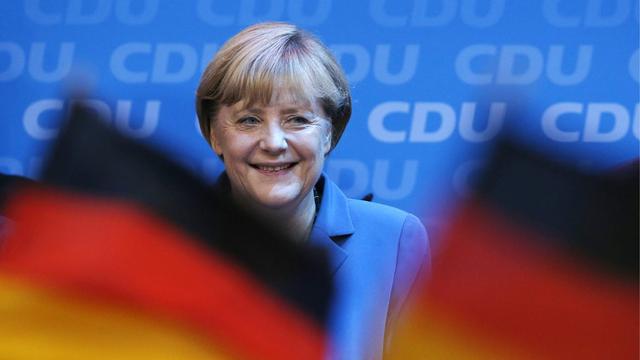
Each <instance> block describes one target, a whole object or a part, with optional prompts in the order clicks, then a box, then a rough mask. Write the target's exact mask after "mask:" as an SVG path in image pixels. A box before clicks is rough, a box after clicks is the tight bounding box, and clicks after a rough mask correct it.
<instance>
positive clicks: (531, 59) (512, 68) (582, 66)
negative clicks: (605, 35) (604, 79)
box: [455, 44, 593, 86]
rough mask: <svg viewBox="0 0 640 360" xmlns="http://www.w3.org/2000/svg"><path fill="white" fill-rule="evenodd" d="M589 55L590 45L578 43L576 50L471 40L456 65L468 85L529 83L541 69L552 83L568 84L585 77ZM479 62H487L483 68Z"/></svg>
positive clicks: (577, 81) (539, 74)
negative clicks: (473, 42) (545, 49)
mask: <svg viewBox="0 0 640 360" xmlns="http://www.w3.org/2000/svg"><path fill="white" fill-rule="evenodd" d="M567 53H569V54H570V56H567ZM568 57H570V58H569V59H567V58H568ZM592 57H593V46H592V45H580V46H578V48H577V52H576V51H575V49H573V48H572V47H569V46H565V45H551V46H549V49H548V50H547V51H546V52H545V51H543V50H542V49H540V48H539V47H536V46H532V45H502V46H497V45H489V44H474V45H470V46H467V47H466V48H464V49H462V50H461V51H460V53H459V54H458V56H457V57H456V60H455V69H456V74H457V75H458V78H460V80H462V81H463V82H465V83H467V84H470V85H489V84H499V85H529V84H532V83H534V82H535V81H537V80H538V79H539V78H540V77H541V76H543V73H544V75H546V77H547V79H549V81H551V82H552V83H553V84H555V85H559V86H569V85H577V84H580V83H581V82H582V81H584V79H586V77H587V76H588V75H589V71H590V70H591V59H592ZM478 63H484V64H485V65H486V66H484V69H482V68H481V67H480V66H478V65H477V64H478ZM474 64H475V65H474Z"/></svg>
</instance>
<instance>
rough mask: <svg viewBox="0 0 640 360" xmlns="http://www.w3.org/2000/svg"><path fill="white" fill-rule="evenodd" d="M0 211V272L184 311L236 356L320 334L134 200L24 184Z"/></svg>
mask: <svg viewBox="0 0 640 360" xmlns="http://www.w3.org/2000/svg"><path fill="white" fill-rule="evenodd" d="M8 214H9V216H10V217H11V218H13V219H14V220H15V222H16V224H17V226H16V229H15V232H14V233H13V234H12V235H11V236H10V237H9V238H7V239H6V243H5V244H4V246H3V251H2V252H1V253H0V272H1V273H5V274H7V273H10V274H15V275H19V276H21V277H23V278H28V279H30V280H31V281H35V282H37V283H39V284H42V285H44V286H51V287H56V288H60V289H64V290H66V291H69V292H72V293H74V294H75V295H77V296H86V297H93V298H108V299H111V300H113V301H114V302H123V303H124V304H133V305H135V306H138V307H140V308H141V309H144V310H146V311H152V312H155V313H158V314H163V315H166V316H169V317H171V318H174V319H179V320H182V321H185V322H187V323H189V324H192V325H194V326H197V327H198V328H200V329H202V330H203V331H205V332H206V333H207V334H208V335H209V336H211V337H212V338H213V339H215V340H216V341H217V342H219V343H221V344H226V345H228V347H229V348H231V349H234V350H237V351H238V352H239V354H240V355H241V356H242V358H254V359H258V358H259V359H302V358H304V359H318V358H321V357H322V356H323V352H324V340H325V339H324V334H323V333H322V332H321V331H320V329H319V328H317V327H316V326H315V324H313V323H312V322H311V321H310V320H309V319H308V318H306V317H305V316H304V315H303V314H302V313H300V312H298V311H297V310H296V309H294V308H292V307H290V306H288V304H286V303H284V302H283V301H282V300H280V299H279V298H277V297H276V296H275V295H273V294H272V293H271V292H270V291H269V290H268V289H267V288H265V287H264V286H262V285H261V284H260V283H258V282H257V281H256V280H254V279H253V278H251V277H250V276H249V275H248V274H247V273H245V272H244V271H242V270H241V269H240V268H238V267H237V266H234V264H232V263H231V262H230V261H228V260H226V259H224V258H223V257H221V256H219V255H218V254H215V253H214V252H212V251H208V250H206V249H204V248H202V247H200V246H198V245H197V244H196V243H195V242H194V241H193V240H192V239H190V238H188V236H186V235H185V234H183V233H182V232H180V231H178V230H177V229H175V228H173V227H172V226H170V225H168V224H166V223H164V222H163V221H161V220H159V219H157V218H155V217H153V216H151V215H149V214H147V213H145V212H144V211H142V210H140V209H138V208H136V207H135V206H133V205H130V204H127V203H124V202H117V201H106V200H96V199H93V198H83V197H81V196H78V195H70V194H61V193H55V192H51V191H46V190H42V189H37V190H36V189H31V190H29V191H26V192H24V193H22V194H20V195H18V196H17V197H16V198H14V199H13V201H12V202H11V203H10V205H9V206H8ZM237 241H242V239H237Z"/></svg>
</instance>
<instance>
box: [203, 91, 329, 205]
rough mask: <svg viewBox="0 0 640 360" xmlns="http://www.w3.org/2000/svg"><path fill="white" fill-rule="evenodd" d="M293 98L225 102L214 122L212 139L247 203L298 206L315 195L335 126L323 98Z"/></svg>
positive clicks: (234, 187)
mask: <svg viewBox="0 0 640 360" xmlns="http://www.w3.org/2000/svg"><path fill="white" fill-rule="evenodd" d="M274 93H275V94H277V93H278V92H277V91H274ZM292 98H293V97H291V96H288V94H287V93H284V94H278V96H274V99H273V100H272V101H271V103H270V104H269V105H250V106H247V104H245V103H244V102H242V101H241V102H238V103H236V104H234V105H231V106H222V107H221V108H220V109H219V111H218V114H217V116H216V118H215V120H214V121H213V124H212V129H211V143H212V145H213V148H214V150H215V152H216V153H217V154H218V155H222V156H223V158H224V164H225V168H226V171H227V174H228V176H229V180H230V181H231V187H232V191H233V194H234V196H236V197H239V198H240V199H241V200H242V201H246V202H247V203H249V204H254V205H260V206H261V207H267V208H271V209H287V208H292V209H293V208H295V207H296V206H298V205H299V204H300V203H301V202H302V200H303V199H305V197H307V196H313V195H312V193H311V189H312V188H313V186H314V185H315V183H316V182H317V181H318V178H319V177H320V173H321V171H322V167H323V165H324V158H325V154H327V153H328V152H329V150H330V146H331V125H330V123H329V121H328V120H327V119H326V116H325V115H324V113H323V111H322V110H321V108H320V106H319V105H318V103H317V101H313V102H311V103H309V102H300V101H295V100H292Z"/></svg>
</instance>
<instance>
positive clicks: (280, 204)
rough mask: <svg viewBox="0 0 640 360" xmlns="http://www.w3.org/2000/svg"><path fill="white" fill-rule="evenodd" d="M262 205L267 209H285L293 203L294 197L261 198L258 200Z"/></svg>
mask: <svg viewBox="0 0 640 360" xmlns="http://www.w3.org/2000/svg"><path fill="white" fill-rule="evenodd" d="M258 203H259V204H260V205H262V207H265V208H269V209H274V210H276V209H286V208H288V207H291V206H292V205H293V204H294V203H295V197H292V196H272V197H268V198H262V199H260V200H259V201H258Z"/></svg>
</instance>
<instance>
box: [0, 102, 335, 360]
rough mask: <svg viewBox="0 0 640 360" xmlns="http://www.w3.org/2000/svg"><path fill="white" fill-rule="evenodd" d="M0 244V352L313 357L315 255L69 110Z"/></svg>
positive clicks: (322, 271) (15, 204)
mask: <svg viewBox="0 0 640 360" xmlns="http://www.w3.org/2000/svg"><path fill="white" fill-rule="evenodd" d="M3 211H4V214H5V216H6V217H7V218H9V219H10V221H9V223H8V224H5V225H4V227H5V230H6V231H5V233H6V234H5V235H4V236H3V237H2V238H0V318H1V319H2V321H0V357H2V358H7V359H87V358H90V359H100V358H108V359H114V358H117V359H127V358H132V359H133V358H135V359H139V358H151V359H201V358H202V359H321V358H323V357H324V354H325V331H324V325H325V319H326V315H327V309H328V304H329V300H330V296H331V292H332V284H331V281H330V275H329V273H328V270H327V266H326V260H325V258H324V257H323V256H322V254H317V253H315V252H314V251H312V250H311V249H308V248H303V247H299V246H297V245H295V244H294V243H293V242H291V241H289V240H288V239H287V238H286V236H283V235H282V234H281V233H278V231H277V229H271V228H269V227H268V226H267V225H265V224H263V223H261V222H260V221H259V220H258V219H255V218H252V217H251V216H249V215H248V214H246V213H243V212H242V211H241V210H240V209H238V208H236V207H234V206H233V204H232V203H231V202H230V201H229V199H228V198H227V197H226V196H224V195H223V194H219V193H217V192H216V191H214V190H212V189H211V188H210V187H209V186H208V185H206V184H205V183H203V182H202V181H200V180H199V179H197V178H196V177H194V176H193V175H191V174H190V173H189V172H188V171H186V170H183V169H182V168H180V167H178V166H176V165H174V164H173V163H172V162H171V161H169V160H167V159H166V158H165V157H163V156H161V155H160V154H159V153H158V152H156V151H155V150H152V149H150V148H148V147H146V146H143V145H141V144H137V143H134V142H132V141H131V140H129V139H127V138H126V137H123V136H122V135H120V134H118V133H116V132H115V131H113V130H111V129H110V128H109V127H108V126H107V125H105V124H103V123H102V122H100V121H98V120H96V114H94V113H91V112H90V111H88V110H85V109H83V108H81V107H78V108H76V109H75V110H74V111H73V113H72V116H71V117H70V119H69V120H68V122H67V124H66V126H65V127H64V129H63V131H62V132H61V135H60V137H59V139H58V141H57V144H56V145H55V147H54V149H53V151H52V153H51V155H50V157H49V159H48V161H47V165H46V166H45V170H44V172H43V175H42V182H41V183H39V184H25V185H23V186H19V187H16V189H14V190H13V191H12V194H11V196H9V198H8V200H7V202H6V204H5V206H4V209H3Z"/></svg>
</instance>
